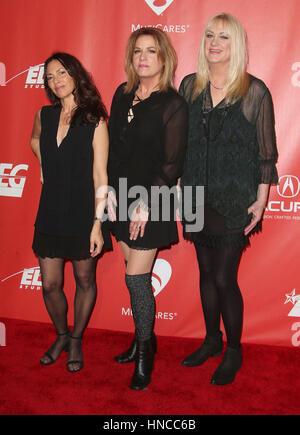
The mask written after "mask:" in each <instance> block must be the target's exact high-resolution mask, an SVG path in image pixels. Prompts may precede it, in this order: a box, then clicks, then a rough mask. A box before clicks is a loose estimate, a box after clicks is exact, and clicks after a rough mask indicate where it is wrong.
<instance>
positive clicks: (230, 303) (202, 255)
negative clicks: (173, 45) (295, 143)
mask: <svg viewBox="0 0 300 435" xmlns="http://www.w3.org/2000/svg"><path fill="white" fill-rule="evenodd" d="M246 64H247V48H246V35H245V31H244V29H243V27H242V25H241V24H240V23H239V21H238V20H237V19H236V18H234V17H233V16H231V15H229V14H220V15H216V16H215V17H213V18H212V19H210V21H209V22H208V24H207V26H206V28H205V30H204V33H203V37H202V41H201V45H200V51H199V65H198V72H197V73H196V74H190V75H188V76H187V77H185V78H184V79H183V81H182V83H181V86H180V93H181V94H182V95H183V96H184V97H185V99H186V100H187V101H188V103H189V139H188V147H187V154H186V159H185V165H184V173H183V176H182V179H181V183H182V187H183V188H184V186H194V187H195V186H199V185H201V186H204V197H205V200H204V227H203V230H202V231H200V232H199V231H198V232H193V230H190V231H189V232H188V233H187V231H186V232H185V236H186V237H187V238H189V239H190V240H192V241H193V242H194V245H195V249H196V254H197V259H198V263H199V268H200V294H201V301H202V307H203V311H204V319H205V325H206V337H205V340H204V343H203V345H202V346H201V347H200V349H198V350H196V351H195V352H193V353H192V354H191V355H189V356H188V357H187V358H185V360H184V361H183V365H184V366H188V367H191V366H197V365H200V364H203V363H204V362H205V361H206V360H207V358H208V357H210V356H217V355H220V354H221V353H222V349H223V342H222V334H221V332H220V318H221V317H222V319H223V323H224V327H225V332H226V336H227V348H226V352H225V355H224V358H223V360H222V362H221V365H220V366H219V367H218V369H217V370H216V371H215V373H214V374H213V377H212V380H211V382H212V383H213V384H218V385H224V384H228V383H230V382H232V381H233V380H234V378H235V375H236V372H237V371H238V370H239V369H240V367H241V364H242V352H241V345H240V340H241V333H242V323H243V299H242V295H241V292H240V289H239V286H238V283H237V270H238V265H239V261H240V258H241V255H242V252H243V250H244V248H245V246H247V245H248V244H249V236H250V235H251V234H253V233H255V232H258V231H259V230H260V229H261V220H262V216H263V212H264V210H265V207H266V204H267V199H268V193H269V186H270V184H272V183H276V182H277V171H276V167H275V162H276V159H277V148H276V140H275V131H274V114H273V104H272V98H271V94H270V92H269V90H268V88H267V87H266V85H265V84H264V83H263V82H262V81H261V80H259V79H257V78H255V77H253V76H251V75H250V74H248V73H247V72H246ZM185 224H187V222H185ZM185 228H186V226H185Z"/></svg>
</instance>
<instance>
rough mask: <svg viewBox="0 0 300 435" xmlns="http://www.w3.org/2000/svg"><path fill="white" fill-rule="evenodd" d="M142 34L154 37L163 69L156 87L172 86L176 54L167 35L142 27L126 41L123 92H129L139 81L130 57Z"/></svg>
mask: <svg viewBox="0 0 300 435" xmlns="http://www.w3.org/2000/svg"><path fill="white" fill-rule="evenodd" d="M142 35H150V36H152V37H153V38H154V40H155V44H156V48H157V53H158V57H159V59H160V60H161V61H162V63H163V71H162V75H161V79H160V81H159V84H158V87H159V90H160V91H166V90H167V89H168V87H171V88H174V75H175V71H176V67H177V54H176V51H175V49H174V47H173V45H172V43H171V41H170V39H169V37H168V35H167V34H166V33H165V32H163V31H162V30H161V29H157V28H153V27H142V28H141V29H138V30H136V31H135V32H133V33H132V34H131V35H130V37H129V39H128V42H127V48H126V56H125V71H126V74H127V84H126V86H125V88H124V91H125V93H129V92H131V91H132V90H133V89H134V88H135V87H136V86H137V85H138V83H139V77H138V75H137V73H136V72H135V70H134V68H133V63H132V57H133V52H134V49H135V45H136V41H137V39H138V38H139V37H140V36H142Z"/></svg>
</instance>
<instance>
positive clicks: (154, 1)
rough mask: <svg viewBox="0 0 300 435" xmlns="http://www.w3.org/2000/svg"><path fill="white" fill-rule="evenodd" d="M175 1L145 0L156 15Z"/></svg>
mask: <svg viewBox="0 0 300 435" xmlns="http://www.w3.org/2000/svg"><path fill="white" fill-rule="evenodd" d="M173 1H174V0H145V2H146V3H147V5H148V6H149V7H150V8H151V9H152V10H153V12H155V13H156V15H161V14H162V13H163V12H164V11H165V10H166V9H167V8H168V7H169V6H170V4H171V3H173Z"/></svg>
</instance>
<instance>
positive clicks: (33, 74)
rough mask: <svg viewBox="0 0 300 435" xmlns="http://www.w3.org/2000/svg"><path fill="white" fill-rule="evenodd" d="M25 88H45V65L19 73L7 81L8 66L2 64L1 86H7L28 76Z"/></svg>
mask: <svg viewBox="0 0 300 435" xmlns="http://www.w3.org/2000/svg"><path fill="white" fill-rule="evenodd" d="M26 73H27V75H26V80H25V84H24V88H30V89H31V88H44V64H43V63H40V64H39V65H34V66H30V67H29V68H27V69H25V70H24V71H21V72H19V73H18V74H16V75H14V76H13V77H11V78H10V79H8V80H6V66H5V64H4V63H2V62H0V86H6V85H7V84H8V83H10V82H11V81H12V80H14V79H16V78H17V77H19V76H21V75H23V74H26Z"/></svg>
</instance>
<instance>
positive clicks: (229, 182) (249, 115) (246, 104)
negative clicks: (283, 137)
mask: <svg viewBox="0 0 300 435" xmlns="http://www.w3.org/2000/svg"><path fill="white" fill-rule="evenodd" d="M195 79H196V74H190V75H188V76H186V77H185V78H184V79H183V81H182V83H181V85H180V90H179V92H180V93H181V95H183V96H184V98H185V99H186V101H187V102H188V104H189V137H188V146H187V153H186V157H185V163H184V171H183V175H182V177H181V186H182V188H184V186H204V192H205V193H204V196H205V200H204V228H203V230H202V231H201V232H195V233H193V232H191V233H189V234H187V233H185V236H186V237H187V238H188V239H190V240H193V241H196V242H199V243H201V244H203V245H205V246H210V247H217V246H225V245H238V246H245V245H247V244H249V237H248V236H245V235H244V228H245V227H246V226H247V224H249V222H250V220H251V216H250V215H249V214H248V208H249V206H250V205H251V204H253V203H254V202H255V201H256V198H257V190H258V186H259V184H272V183H277V181H278V176H277V170H276V166H275V163H276V160H277V147H276V138H275V129H274V111H273V103H272V97H271V94H270V92H269V90H268V88H267V87H266V85H265V84H264V83H263V82H262V81H261V80H259V79H257V78H255V77H253V76H249V79H250V85H249V89H248V92H247V95H246V96H245V97H244V98H240V99H239V100H238V101H236V102H235V103H234V104H227V103H226V101H225V99H224V100H222V101H221V102H220V103H219V104H218V105H216V106H215V107H213V102H212V98H211V94H210V85H209V84H208V85H207V87H206V88H205V89H204V90H203V91H202V92H201V94H200V95H198V96H197V97H196V98H195V99H193V90H194V82H195ZM260 229H261V222H260V223H259V224H258V225H257V226H256V227H255V229H254V230H253V231H252V233H254V232H257V231H259V230H260Z"/></svg>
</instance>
